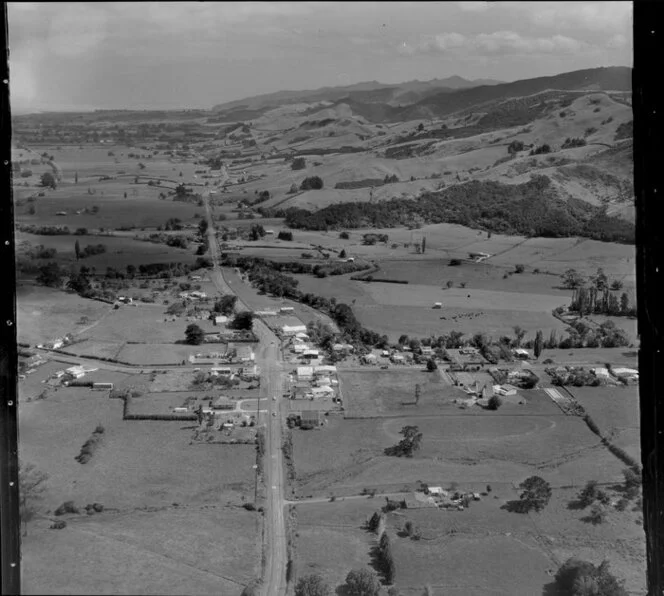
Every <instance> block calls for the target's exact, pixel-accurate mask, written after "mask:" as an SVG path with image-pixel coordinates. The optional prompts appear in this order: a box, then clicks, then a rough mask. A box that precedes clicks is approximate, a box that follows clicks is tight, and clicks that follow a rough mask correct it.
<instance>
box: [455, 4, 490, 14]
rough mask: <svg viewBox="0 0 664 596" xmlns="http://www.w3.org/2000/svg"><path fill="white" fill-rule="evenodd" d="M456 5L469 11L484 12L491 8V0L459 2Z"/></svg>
mask: <svg viewBox="0 0 664 596" xmlns="http://www.w3.org/2000/svg"><path fill="white" fill-rule="evenodd" d="M456 5H457V6H458V7H459V8H460V9H461V10H465V11H467V12H484V11H485V10H488V9H489V8H491V3H489V2H457V3H456Z"/></svg>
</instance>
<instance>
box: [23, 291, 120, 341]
mask: <svg viewBox="0 0 664 596" xmlns="http://www.w3.org/2000/svg"><path fill="white" fill-rule="evenodd" d="M16 302H17V308H16V310H17V314H18V324H17V332H18V340H19V341H20V342H27V343H29V344H31V345H35V344H38V343H42V342H45V341H52V340H54V339H56V338H58V337H62V336H63V335H65V334H66V333H77V332H81V331H82V330H84V329H85V328H86V327H87V326H88V325H90V324H93V323H95V322H96V321H99V320H100V319H102V317H104V316H107V315H108V314H109V313H110V312H111V309H112V307H111V306H110V305H109V304H105V303H103V302H98V301H96V300H88V299H87V298H81V297H80V296H77V295H76V294H68V293H66V292H62V291H59V290H54V289H52V288H46V287H42V286H33V285H31V284H27V283H19V284H18V285H17V287H16Z"/></svg>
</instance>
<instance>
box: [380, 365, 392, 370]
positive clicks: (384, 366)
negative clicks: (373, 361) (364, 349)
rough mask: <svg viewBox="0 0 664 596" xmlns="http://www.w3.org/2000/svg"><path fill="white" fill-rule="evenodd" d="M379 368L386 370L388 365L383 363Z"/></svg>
mask: <svg viewBox="0 0 664 596" xmlns="http://www.w3.org/2000/svg"><path fill="white" fill-rule="evenodd" d="M380 368H381V370H387V369H388V368H390V367H389V366H388V365H387V364H383V366H381V367H380Z"/></svg>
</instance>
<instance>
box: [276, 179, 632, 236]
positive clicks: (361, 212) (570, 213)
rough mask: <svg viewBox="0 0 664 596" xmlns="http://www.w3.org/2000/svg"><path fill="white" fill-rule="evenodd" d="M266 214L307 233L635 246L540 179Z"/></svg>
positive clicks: (597, 210)
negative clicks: (437, 232)
mask: <svg viewBox="0 0 664 596" xmlns="http://www.w3.org/2000/svg"><path fill="white" fill-rule="evenodd" d="M271 215H274V216H276V217H278V216H283V217H285V222H286V225H288V226H289V227H291V228H300V229H308V230H330V229H343V228H347V229H353V228H366V227H374V228H393V227H398V226H402V225H412V224H413V223H414V222H417V221H420V222H423V223H426V224H433V223H455V224H460V225H464V226H467V227H470V228H474V229H482V230H487V231H492V232H497V233H504V234H522V235H526V236H530V237H535V236H542V237H552V238H563V237H570V236H583V237H588V238H593V239H596V240H603V241H611V242H620V243H625V244H633V243H634V241H635V240H634V233H635V228H634V225H633V224H632V223H629V222H626V221H624V220H621V219H618V218H616V217H612V216H608V215H606V213H605V212H604V210H603V209H602V208H601V207H595V206H592V205H589V204H587V203H584V202H582V201H563V200H562V199H560V198H558V197H557V196H556V193H555V191H554V189H553V188H552V187H551V181H550V179H549V178H547V177H546V176H541V175H536V176H533V177H532V179H531V180H530V181H528V182H525V183H522V184H517V185H512V184H502V183H500V182H496V181H478V180H474V181H471V182H467V183H464V184H457V185H454V186H449V187H447V188H445V189H442V190H438V191H431V192H425V193H423V194H422V195H421V196H420V197H419V198H418V199H407V200H404V199H401V198H399V199H392V200H389V201H382V202H379V203H368V202H367V203H343V204H335V205H329V206H328V207H324V208H323V209H319V210H317V211H315V212H313V213H312V212H310V211H307V210H304V209H297V208H289V209H286V210H285V211H274V212H271Z"/></svg>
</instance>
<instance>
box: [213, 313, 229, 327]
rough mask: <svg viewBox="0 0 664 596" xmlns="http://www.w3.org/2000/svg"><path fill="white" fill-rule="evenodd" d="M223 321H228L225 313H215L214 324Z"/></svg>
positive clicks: (219, 323) (220, 323) (221, 323)
mask: <svg viewBox="0 0 664 596" xmlns="http://www.w3.org/2000/svg"><path fill="white" fill-rule="evenodd" d="M224 323H228V317H227V316H225V315H215V317H214V324H215V325H223V324H224Z"/></svg>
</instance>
